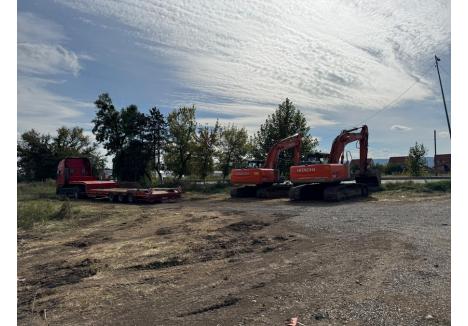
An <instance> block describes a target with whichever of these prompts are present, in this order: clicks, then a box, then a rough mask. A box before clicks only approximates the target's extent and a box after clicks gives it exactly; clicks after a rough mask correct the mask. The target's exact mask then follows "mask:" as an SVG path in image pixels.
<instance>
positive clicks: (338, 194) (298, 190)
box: [289, 183, 369, 202]
mask: <svg viewBox="0 0 468 326" xmlns="http://www.w3.org/2000/svg"><path fill="white" fill-rule="evenodd" d="M368 195H369V190H368V188H367V185H365V184H362V183H340V184H319V183H317V184H306V185H300V186H296V187H292V188H291V189H290V190H289V199H290V200H292V201H296V200H324V201H334V202H337V201H342V200H346V199H350V198H356V197H367V196H368Z"/></svg>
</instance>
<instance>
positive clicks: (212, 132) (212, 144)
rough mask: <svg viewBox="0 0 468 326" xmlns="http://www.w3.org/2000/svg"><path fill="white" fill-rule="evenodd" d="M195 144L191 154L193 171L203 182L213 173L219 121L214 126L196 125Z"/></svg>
mask: <svg viewBox="0 0 468 326" xmlns="http://www.w3.org/2000/svg"><path fill="white" fill-rule="evenodd" d="M195 141H196V142H195V146H194V151H193V152H194V155H193V166H194V168H195V172H196V173H197V175H199V176H200V177H201V178H202V179H203V182H204V183H205V180H206V177H207V176H208V175H209V174H210V173H213V170H214V157H215V156H216V152H217V146H218V143H219V123H218V121H216V124H215V126H214V127H209V126H203V127H201V126H200V127H198V132H197V133H196V134H195Z"/></svg>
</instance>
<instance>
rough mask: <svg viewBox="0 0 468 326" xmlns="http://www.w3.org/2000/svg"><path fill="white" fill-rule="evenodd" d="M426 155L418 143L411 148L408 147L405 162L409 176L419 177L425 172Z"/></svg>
mask: <svg viewBox="0 0 468 326" xmlns="http://www.w3.org/2000/svg"><path fill="white" fill-rule="evenodd" d="M426 153H427V149H426V148H425V147H424V145H423V144H418V142H416V144H415V145H414V146H413V147H410V150H409V153H408V159H407V161H406V169H407V170H408V173H409V174H410V175H412V176H421V175H423V174H424V173H425V172H426V170H427V164H426V157H425V156H426Z"/></svg>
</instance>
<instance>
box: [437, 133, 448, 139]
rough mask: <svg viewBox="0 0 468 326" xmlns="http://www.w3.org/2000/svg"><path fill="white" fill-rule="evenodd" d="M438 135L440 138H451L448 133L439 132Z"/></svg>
mask: <svg viewBox="0 0 468 326" xmlns="http://www.w3.org/2000/svg"><path fill="white" fill-rule="evenodd" d="M438 134H439V137H440V138H448V137H449V136H450V134H449V132H448V131H439V132H438Z"/></svg>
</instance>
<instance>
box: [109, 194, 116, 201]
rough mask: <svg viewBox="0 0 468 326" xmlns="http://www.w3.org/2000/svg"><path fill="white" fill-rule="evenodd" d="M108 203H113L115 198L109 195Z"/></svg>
mask: <svg viewBox="0 0 468 326" xmlns="http://www.w3.org/2000/svg"><path fill="white" fill-rule="evenodd" d="M109 201H110V202H111V203H113V202H115V196H114V194H109Z"/></svg>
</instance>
